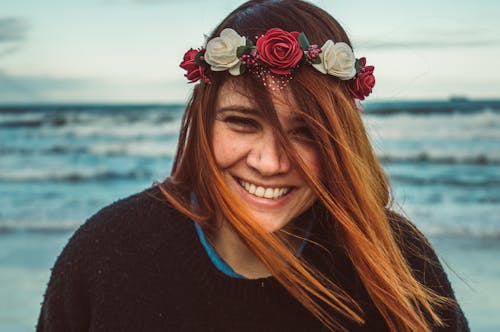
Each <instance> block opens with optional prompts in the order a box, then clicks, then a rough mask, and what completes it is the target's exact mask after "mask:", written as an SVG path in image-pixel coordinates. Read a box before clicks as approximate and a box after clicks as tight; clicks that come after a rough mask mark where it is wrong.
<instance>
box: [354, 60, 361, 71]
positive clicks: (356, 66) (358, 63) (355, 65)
mask: <svg viewBox="0 0 500 332" xmlns="http://www.w3.org/2000/svg"><path fill="white" fill-rule="evenodd" d="M354 68H356V74H359V73H362V72H363V63H362V62H361V60H359V59H356V63H355V64H354Z"/></svg>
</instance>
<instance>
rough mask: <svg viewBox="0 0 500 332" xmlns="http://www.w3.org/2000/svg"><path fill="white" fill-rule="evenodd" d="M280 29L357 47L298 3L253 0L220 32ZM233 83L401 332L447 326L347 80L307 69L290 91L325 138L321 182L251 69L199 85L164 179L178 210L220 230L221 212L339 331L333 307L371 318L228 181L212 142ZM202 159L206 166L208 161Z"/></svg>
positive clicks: (320, 142)
mask: <svg viewBox="0 0 500 332" xmlns="http://www.w3.org/2000/svg"><path fill="white" fill-rule="evenodd" d="M273 27H278V28H281V29H284V30H287V31H299V32H304V33H306V35H307V36H308V38H309V39H310V40H311V42H312V43H314V44H319V45H321V44H323V43H324V42H325V41H326V40H328V39H332V40H334V41H336V42H340V41H343V42H346V43H348V44H350V42H349V39H348V38H347V35H346V33H345V31H344V30H343V29H342V27H341V26H340V25H339V24H338V22H337V21H336V20H335V19H333V18H332V17H331V16H330V15H329V14H327V13H326V12H324V11H323V10H321V9H319V8H317V7H315V6H313V5H311V4H308V3H306V2H303V1H298V0H285V1H272V0H271V1H249V2H247V3H245V4H243V5H242V6H240V7H239V8H237V9H236V10H235V11H233V12H232V13H231V14H229V16H228V17H227V18H226V19H225V20H224V21H223V22H222V23H221V24H220V25H219V26H218V27H217V28H216V29H215V30H214V32H213V33H212V37H213V36H217V35H219V33H220V32H221V31H222V30H223V29H224V28H232V29H234V30H236V31H237V32H238V33H239V34H240V35H242V36H248V37H250V36H259V35H262V34H263V33H265V32H266V31H267V30H268V29H269V28H273ZM228 80H233V81H234V82H232V83H234V84H236V85H237V86H239V87H242V88H243V89H242V90H244V91H246V92H247V93H248V94H249V95H250V96H252V100H255V102H256V104H257V106H258V107H259V109H260V110H262V112H263V114H264V116H265V117H266V118H267V120H268V121H270V122H271V123H276V134H277V135H276V136H277V137H278V139H279V140H280V142H281V144H282V146H283V148H284V150H285V152H286V153H287V154H288V155H289V156H290V158H291V159H292V160H293V162H294V163H295V165H296V167H297V168H298V169H299V171H300V172H301V174H302V175H303V176H304V178H305V179H306V180H307V181H308V183H309V184H310V186H311V188H312V189H313V190H314V191H315V193H316V195H317V197H318V202H317V204H315V207H316V206H317V207H318V209H319V211H320V212H321V213H320V214H319V215H320V216H321V220H320V222H321V224H322V225H323V227H324V229H326V230H327V232H328V234H327V236H328V237H329V238H331V239H332V241H341V242H340V243H339V245H340V246H342V247H343V248H344V249H345V251H346V252H347V254H348V257H349V259H350V260H351V261H352V263H353V266H354V267H355V269H356V272H357V273H358V274H359V277H360V279H361V281H362V282H363V284H364V287H365V288H366V290H367V292H368V294H369V296H370V298H371V299H372V301H373V303H374V304H375V306H376V307H377V309H378V310H379V312H380V313H381V315H382V316H383V318H384V319H385V321H386V323H387V325H388V326H389V327H390V329H391V331H431V327H430V326H431V323H435V324H437V325H443V322H442V320H441V318H440V317H439V315H438V312H439V308H440V306H442V305H445V304H450V303H452V300H450V299H448V298H445V297H442V296H439V295H438V294H436V293H435V292H433V291H432V290H431V289H429V288H427V287H425V286H424V285H422V284H421V283H419V282H418V281H417V280H416V279H415V277H414V276H413V273H412V271H411V269H410V267H409V266H408V263H407V261H406V260H405V258H404V256H403V254H402V252H401V249H400V247H399V246H398V238H397V234H395V233H394V232H393V230H392V228H391V224H390V220H389V218H388V214H387V209H388V207H389V206H390V203H391V202H390V200H391V199H390V197H391V196H390V191H389V183H388V180H387V178H386V175H385V173H384V172H383V170H382V167H381V166H380V164H379V162H378V160H377V158H376V156H375V155H374V153H373V150H372V147H371V145H370V142H369V140H368V137H367V134H366V132H365V129H364V126H363V123H362V120H361V117H360V115H359V111H358V110H357V109H356V108H355V106H354V105H353V100H352V99H351V97H350V96H349V94H348V92H347V90H346V87H345V86H344V82H342V81H340V80H338V79H336V78H334V77H331V76H329V75H323V74H320V73H319V72H317V71H315V70H314V69H313V68H311V67H308V66H302V67H299V68H297V69H296V70H295V72H294V73H293V79H292V80H291V81H290V83H289V85H288V86H287V87H286V88H285V90H286V91H287V93H288V94H289V95H291V96H292V97H293V99H294V101H295V102H296V103H297V105H298V109H299V111H298V112H299V114H300V115H301V116H302V117H303V119H304V121H305V122H306V125H308V126H309V128H310V129H311V131H312V133H313V135H314V138H315V141H316V142H317V147H318V153H319V155H320V160H321V163H322V165H321V167H322V168H321V169H322V174H321V178H315V177H313V176H311V175H310V173H309V172H308V167H307V165H305V164H304V163H303V162H302V160H301V158H300V156H298V155H297V154H296V153H295V151H293V148H291V147H290V146H289V145H288V144H287V138H286V133H285V131H284V130H283V128H281V126H280V124H279V121H278V117H277V114H276V111H275V109H274V107H273V102H272V95H271V93H270V91H268V90H267V89H266V87H264V85H263V84H262V82H261V81H260V79H258V78H256V77H254V76H252V75H250V74H249V75H243V76H238V77H231V76H230V75H229V74H227V73H216V74H215V75H214V77H213V82H212V84H206V83H200V84H199V85H197V86H195V88H194V92H193V95H192V98H191V100H190V101H189V103H188V105H187V107H186V112H185V114H184V117H183V124H182V129H181V132H180V137H179V145H178V150H177V155H176V158H175V161H174V165H173V169H172V174H171V176H170V177H169V178H168V179H167V180H166V181H165V182H164V184H163V185H162V191H163V193H164V194H165V196H166V198H167V199H168V200H169V201H170V202H171V203H172V204H173V206H174V207H175V208H177V209H178V210H179V211H181V212H182V213H184V214H186V215H187V216H189V217H190V218H192V219H193V220H195V221H197V222H199V223H200V224H202V225H203V226H204V227H206V228H207V230H208V231H210V229H212V230H213V229H215V227H217V225H216V224H215V221H216V220H217V218H216V216H218V215H222V216H223V217H224V218H225V219H226V220H227V221H228V222H229V223H230V225H231V226H232V228H233V230H234V231H235V232H236V233H237V234H238V235H239V236H240V238H241V239H242V241H243V242H244V243H245V244H246V245H247V246H248V247H249V249H250V250H252V252H253V253H254V254H255V255H256V256H257V257H258V258H259V259H260V260H261V261H262V263H263V264H264V265H265V266H266V267H267V268H268V270H269V271H270V272H271V273H272V274H273V276H274V277H275V278H276V279H277V280H278V281H279V282H280V283H281V284H282V285H283V286H284V287H285V288H286V289H287V290H288V291H289V292H290V294H291V295H293V296H294V297H295V298H296V299H297V300H298V301H300V302H301V303H302V304H303V305H304V306H305V307H306V308H307V309H308V310H310V311H311V312H312V313H313V314H314V315H315V316H316V317H317V318H318V319H319V320H320V321H322V322H323V324H325V325H326V326H328V327H329V328H330V329H331V330H342V331H345V327H343V326H342V325H341V324H340V323H339V322H337V321H335V320H334V319H333V318H332V317H331V316H330V315H329V314H328V312H329V311H328V310H329V309H333V310H335V311H336V312H338V313H340V314H342V315H343V316H345V317H347V318H348V319H350V320H353V321H355V322H358V323H360V324H361V323H363V308H361V307H360V306H359V305H358V304H357V303H356V301H355V300H354V299H353V298H351V296H350V295H349V294H347V293H346V292H345V291H343V290H342V289H341V288H340V287H339V286H338V285H336V284H334V283H333V282H332V281H330V280H328V278H326V277H325V276H324V275H322V274H321V273H320V272H319V271H318V270H317V269H316V268H315V267H314V266H312V265H311V264H309V263H308V262H307V261H304V260H301V259H298V258H296V257H295V256H294V253H293V252H292V251H291V250H290V248H289V246H288V245H287V244H286V243H285V242H284V241H283V240H282V238H280V237H279V236H277V235H276V234H270V233H268V232H266V231H265V230H264V229H262V227H259V225H258V223H257V222H255V221H254V220H252V217H251V215H250V214H249V213H248V211H247V210H246V209H245V208H244V206H241V205H240V204H237V202H236V201H235V198H234V197H233V195H232V193H231V191H230V189H229V188H228V187H227V185H226V184H225V182H224V180H223V178H222V176H221V174H220V171H219V170H218V167H217V164H216V162H215V159H214V155H213V151H212V147H211V141H212V127H213V123H214V120H215V114H216V109H215V104H216V100H217V96H218V92H219V90H220V88H221V86H222V85H223V84H224V83H225V82H227V81H228ZM200 160H203V161H205V163H204V164H200V163H198V162H197V161H200ZM190 192H194V193H195V194H196V195H197V199H198V209H197V211H192V208H191V205H190V201H189V193H190Z"/></svg>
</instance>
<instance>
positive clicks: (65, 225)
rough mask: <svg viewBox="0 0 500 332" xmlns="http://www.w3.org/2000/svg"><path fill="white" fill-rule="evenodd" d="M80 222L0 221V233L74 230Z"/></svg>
mask: <svg viewBox="0 0 500 332" xmlns="http://www.w3.org/2000/svg"><path fill="white" fill-rule="evenodd" d="M80 224H81V222H76V221H74V222H73V221H59V222H39V221H38V222H31V223H28V222H12V221H11V222H8V221H3V222H2V221H0V235H2V234H9V233H16V232H27V233H41V234H57V233H70V232H74V231H75V230H76V229H77V228H78V227H79V226H80Z"/></svg>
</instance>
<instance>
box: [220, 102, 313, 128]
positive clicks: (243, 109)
mask: <svg viewBox="0 0 500 332" xmlns="http://www.w3.org/2000/svg"><path fill="white" fill-rule="evenodd" d="M225 112H239V113H243V114H248V115H254V116H262V111H259V110H257V109H255V108H253V107H249V106H243V105H229V106H224V107H221V108H219V109H218V110H217V113H225ZM288 121H289V122H290V123H293V124H298V125H301V124H303V123H305V121H304V117H303V116H301V115H293V116H291V117H290V118H289V120H288Z"/></svg>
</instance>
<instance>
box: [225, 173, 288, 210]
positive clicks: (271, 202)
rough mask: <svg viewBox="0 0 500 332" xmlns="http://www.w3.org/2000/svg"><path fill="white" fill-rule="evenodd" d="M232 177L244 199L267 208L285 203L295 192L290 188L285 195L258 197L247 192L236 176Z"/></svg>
mask: <svg viewBox="0 0 500 332" xmlns="http://www.w3.org/2000/svg"><path fill="white" fill-rule="evenodd" d="M233 179H234V181H235V182H236V185H237V187H238V191H239V192H240V193H241V195H242V196H243V198H244V199H245V200H246V201H249V203H251V204H255V205H260V206H265V207H268V208H269V207H278V206H281V205H283V204H285V203H286V202H287V201H288V200H289V199H290V197H291V196H293V195H294V194H295V189H290V191H289V192H288V193H287V194H286V195H283V196H281V197H279V198H265V197H258V196H255V195H253V194H251V193H249V192H248V191H246V189H245V188H243V187H242V186H241V184H240V182H239V180H238V179H236V178H233Z"/></svg>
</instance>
